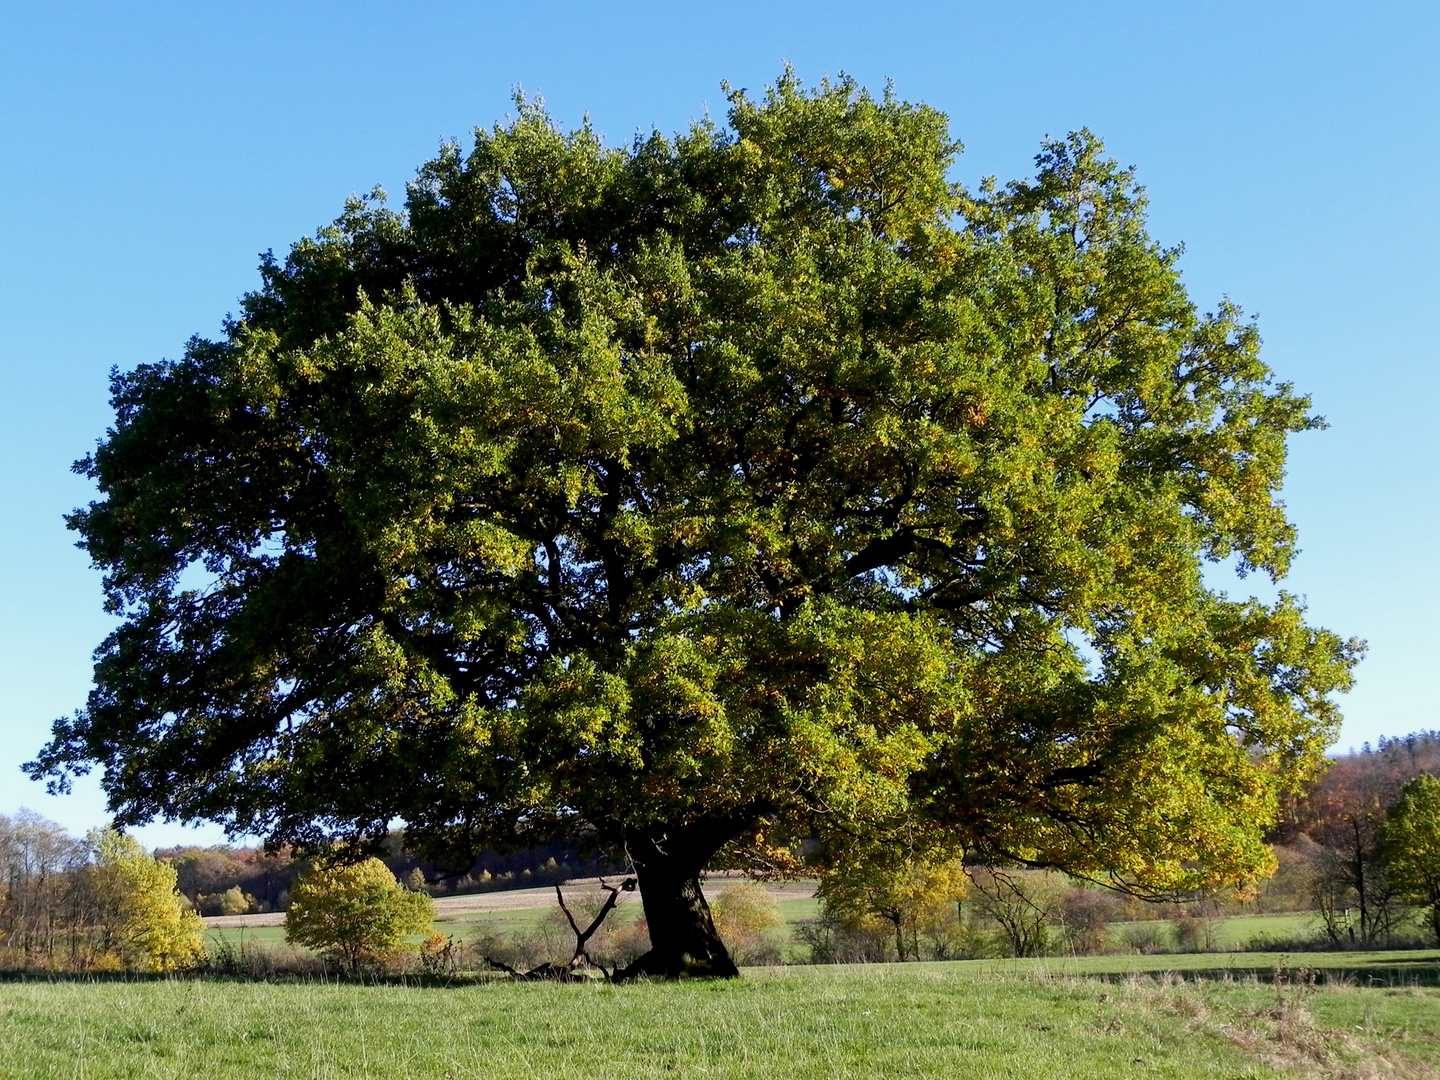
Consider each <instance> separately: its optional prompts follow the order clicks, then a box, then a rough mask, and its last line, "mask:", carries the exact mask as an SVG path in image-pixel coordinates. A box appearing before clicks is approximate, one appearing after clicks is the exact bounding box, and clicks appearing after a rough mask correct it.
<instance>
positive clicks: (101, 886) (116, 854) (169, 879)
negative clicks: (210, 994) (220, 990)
mask: <svg viewBox="0 0 1440 1080" xmlns="http://www.w3.org/2000/svg"><path fill="white" fill-rule="evenodd" d="M93 840H94V844H95V864H94V866H93V867H92V868H91V870H90V885H91V892H92V895H93V897H94V902H95V910H96V916H97V918H96V923H97V928H98V934H99V941H98V947H99V956H98V959H99V960H100V961H101V962H102V963H104V962H107V961H108V962H110V963H115V962H117V961H118V963H119V964H120V965H123V966H124V967H126V968H129V969H131V970H147V971H162V972H163V971H176V970H179V969H181V968H187V967H194V966H195V965H196V964H198V963H199V962H200V961H201V960H203V959H204V957H205V946H204V944H203V942H202V940H201V930H202V928H203V924H202V923H201V922H200V917H199V916H198V915H196V914H195V912H193V911H191V910H190V909H189V908H188V907H187V906H186V904H185V901H184V899H183V898H182V897H181V895H180V893H179V892H178V891H177V890H176V888H175V877H176V875H175V868H174V867H173V866H171V865H170V864H168V863H162V862H157V861H156V860H155V859H154V858H153V857H152V856H151V855H150V854H149V853H148V852H146V850H145V849H144V848H143V847H141V846H140V844H139V843H137V842H136V841H135V840H133V839H131V838H130V837H128V836H123V835H121V834H120V833H117V832H115V831H114V830H113V829H107V830H105V831H103V832H101V833H99V834H97V835H95V836H94V837H93Z"/></svg>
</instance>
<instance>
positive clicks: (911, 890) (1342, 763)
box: [0, 731, 1440, 970]
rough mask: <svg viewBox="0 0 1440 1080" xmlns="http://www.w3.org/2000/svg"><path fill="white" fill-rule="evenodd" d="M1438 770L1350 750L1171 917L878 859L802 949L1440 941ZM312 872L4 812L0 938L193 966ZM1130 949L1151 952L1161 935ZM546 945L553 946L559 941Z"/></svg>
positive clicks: (1030, 880)
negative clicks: (1264, 923)
mask: <svg viewBox="0 0 1440 1080" xmlns="http://www.w3.org/2000/svg"><path fill="white" fill-rule="evenodd" d="M1437 775H1440V733H1437V732H1429V731H1427V732H1419V733H1416V734H1412V735H1408V736H1405V737H1403V738H1396V739H1382V740H1381V741H1380V743H1379V745H1378V746H1375V747H1371V746H1369V745H1368V744H1367V745H1366V746H1365V747H1363V748H1362V749H1361V750H1360V751H1358V752H1352V753H1348V754H1345V755H1341V756H1339V757H1337V758H1336V759H1335V760H1334V762H1333V763H1332V765H1331V767H1330V769H1329V770H1328V771H1327V772H1326V773H1325V774H1324V776H1322V777H1321V778H1320V779H1318V780H1317V781H1316V782H1315V783H1313V784H1312V785H1310V786H1309V788H1308V789H1307V790H1306V792H1305V793H1304V795H1303V797H1301V798H1299V799H1297V800H1296V801H1295V802H1294V803H1293V805H1291V806H1290V807H1289V808H1288V810H1287V813H1286V816H1285V818H1284V820H1283V822H1282V823H1281V824H1280V825H1279V826H1278V827H1277V828H1276V829H1275V830H1274V832H1273V833H1272V836H1271V840H1272V842H1273V845H1274V850H1275V853H1276V857H1277V863H1278V869H1277V872H1276V873H1275V875H1274V876H1273V877H1271V878H1269V879H1267V880H1265V881H1263V882H1261V883H1260V885H1259V887H1258V888H1257V889H1256V890H1254V891H1253V893H1251V894H1249V895H1248V896H1235V895H1232V896H1198V895H1197V896H1192V897H1189V898H1186V902H1185V903H1183V904H1182V905H1179V906H1177V907H1175V908H1173V909H1162V910H1160V911H1157V910H1156V909H1155V907H1154V906H1153V905H1150V904H1146V903H1144V902H1141V901H1138V900H1135V899H1132V898H1127V897H1124V896H1121V895H1118V894H1115V893H1110V892H1106V891H1104V890H1097V889H1094V888H1084V887H1079V886H1078V885H1077V883H1075V882H1073V881H1070V880H1068V879H1064V878H1063V877H1062V876H1061V875H1036V874H1034V873H1024V872H1017V871H1009V872H1007V871H1005V870H992V869H985V870H977V868H974V867H970V868H966V867H964V866H962V865H961V864H960V863H959V862H958V861H952V862H946V863H940V864H926V863H923V862H916V863H914V864H913V865H911V864H906V865H903V866H899V867H889V868H884V867H880V866H878V865H877V866H876V867H875V868H873V869H872V870H868V871H867V870H865V869H863V868H857V870H856V871H855V872H854V873H852V874H849V875H847V876H845V877H843V878H837V879H834V880H832V881H831V882H829V883H828V884H827V887H826V889H825V890H824V892H823V893H822V901H823V903H822V911H823V917H822V918H821V919H820V920H819V921H818V922H816V923H814V924H811V925H809V926H806V927H803V928H802V930H801V938H802V943H803V944H805V945H807V946H808V947H809V952H810V955H811V958H812V959H815V960H820V961H825V960H832V961H833V960H885V959H898V960H905V959H922V958H937V959H944V958H947V957H955V956H960V955H972V954H975V953H976V952H977V950H978V951H984V950H985V949H987V948H989V949H998V950H999V951H1002V952H1007V953H1010V954H1013V955H1036V954H1039V953H1042V952H1045V951H1046V950H1047V949H1053V948H1056V947H1061V948H1064V949H1065V950H1066V951H1075V952H1096V951H1103V950H1104V948H1106V947H1107V946H1108V945H1109V944H1111V943H1113V938H1112V937H1111V935H1110V931H1109V927H1110V925H1111V924H1113V923H1116V922H1131V921H1141V920H1145V919H1147V918H1150V919H1153V918H1155V917H1156V916H1157V915H1160V914H1164V915H1167V916H1169V917H1170V919H1171V923H1172V927H1173V938H1174V942H1173V944H1176V945H1178V946H1180V947H1182V948H1203V947H1205V946H1206V945H1207V943H1208V936H1209V933H1210V931H1209V926H1210V920H1211V919H1213V917H1215V916H1216V915H1219V914H1223V913H1230V912H1251V913H1262V912H1282V911H1300V910H1307V911H1313V912H1314V913H1315V915H1316V919H1317V923H1318V926H1319V929H1320V931H1321V934H1322V937H1323V939H1324V940H1325V941H1326V942H1328V943H1329V944H1330V945H1332V946H1334V947H1344V948H1352V947H1361V948H1364V947H1376V946H1383V945H1389V944H1393V943H1394V942H1395V941H1396V940H1397V939H1398V938H1399V937H1400V936H1402V935H1403V932H1404V927H1405V923H1406V920H1407V919H1408V918H1409V917H1410V916H1411V914H1412V913H1413V911H1414V909H1415V905H1417V904H1418V905H1420V906H1421V907H1422V908H1423V909H1424V910H1425V911H1426V912H1427V919H1426V921H1427V923H1428V929H1429V931H1430V932H1431V933H1432V934H1433V935H1434V936H1435V937H1436V938H1437V940H1440V861H1437V858H1436V856H1437V854H1440V852H1437V851H1436V850H1432V849H1433V848H1436V847H1437V845H1440V824H1437V823H1440V780H1436V779H1434V777H1435V776H1437ZM1432 864H1433V865H1432ZM380 866H381V863H379V862H376V863H374V864H373V866H372V870H378V869H379V868H380ZM383 866H384V868H385V870H384V873H386V874H387V875H393V878H392V880H393V879H398V880H399V881H403V882H404V883H405V885H406V886H407V887H408V890H409V892H410V893H412V894H414V893H420V892H428V893H430V894H432V895H434V894H443V893H447V892H473V891H482V890H486V889H496V888H507V887H520V886H525V885H542V884H549V883H552V882H559V881H563V880H566V879H569V878H575V877H588V876H593V875H596V874H600V873H609V872H614V871H615V870H616V869H617V867H616V866H614V865H611V864H610V863H609V862H607V860H605V859H603V858H599V857H596V856H593V855H590V856H584V855H581V854H580V853H578V852H576V851H575V850H572V849H565V848H562V847H560V846H551V847H546V848H542V849H539V850H535V851H529V852H521V853H514V854H509V855H495V854H486V855H485V856H483V857H482V858H481V859H480V860H478V861H477V863H476V864H475V865H474V866H473V867H471V868H469V870H467V871H466V872H464V873H454V872H452V873H448V874H446V873H443V872H441V871H440V870H439V869H438V868H436V867H434V866H431V865H427V864H422V863H420V862H418V861H417V860H416V859H415V858H414V857H413V856H412V855H410V854H409V853H408V852H406V851H405V850H404V847H403V836H399V835H397V836H395V837H392V838H391V841H390V844H389V851H388V852H386V853H385V857H384V859H383ZM308 869H309V864H308V863H306V862H304V861H301V860H297V859H295V858H292V857H291V855H290V853H289V852H288V851H285V850H281V851H278V852H266V851H264V850H263V849H259V848H249V847H208V848H202V847H180V848H170V849H162V850H160V851H157V852H156V853H155V855H154V856H151V855H149V854H147V853H146V852H145V851H143V850H142V849H141V848H140V847H139V845H138V844H136V843H135V841H133V840H131V839H129V838H126V837H123V836H120V835H118V834H116V833H114V832H112V831H108V830H96V831H93V832H92V833H90V834H89V835H87V836H86V837H84V838H79V839H77V838H75V837H72V836H70V835H69V834H67V833H66V832H65V830H64V829H63V828H61V827H60V826H58V825H56V824H55V823H53V822H50V821H47V820H46V819H44V818H43V817H41V816H39V815H37V814H34V813H32V812H29V811H21V812H20V813H19V814H18V815H16V816H14V817H4V816H0V870H3V874H4V878H3V882H0V890H3V891H0V948H3V950H4V951H5V953H6V954H7V957H8V961H9V963H10V964H11V965H12V966H31V967H33V966H45V967H72V968H81V969H92V970H93V969H100V970H105V969H119V968H132V969H133V968H143V969H149V970H167V969H170V968H174V967H184V966H188V965H189V964H190V963H193V962H194V961H195V960H196V959H198V957H199V956H200V954H201V945H200V938H199V928H200V923H199V919H198V917H197V915H196V912H199V913H201V914H206V915H215V914H243V913H246V912H257V911H268V910H285V909H287V908H289V907H290V905H291V900H292V895H293V893H294V890H295V888H296V883H297V880H298V879H300V877H301V875H302V874H304V873H305V872H306V871H307V870H308ZM372 876H373V874H372ZM731 893H733V895H730V894H731ZM721 896H722V897H728V899H724V900H721V901H720V902H719V903H718V904H717V910H718V912H719V913H720V915H721V921H722V923H723V924H724V926H723V930H724V931H725V932H727V937H733V938H734V939H735V943H736V945H737V946H738V947H739V948H740V949H741V950H743V951H744V952H746V953H747V954H748V955H749V958H750V959H752V960H757V961H759V960H765V959H771V958H775V957H777V956H778V955H779V952H780V948H779V944H778V938H777V936H776V934H777V930H778V925H779V924H778V917H777V916H776V915H775V914H774V913H773V912H769V911H767V910H766V909H765V905H764V903H763V902H762V900H761V898H760V896H759V894H758V893H746V892H744V891H743V890H736V889H735V888H734V887H733V886H732V887H731V888H730V889H728V890H726V891H725V892H724V893H721ZM728 908H733V909H735V910H734V911H733V912H728V913H727V909H728ZM977 927H979V928H983V930H977ZM561 936H563V934H562V935H561ZM1142 936H1143V935H1142ZM1152 936H1154V935H1153V934H1152ZM542 937H543V935H542ZM982 938H983V941H982V940H981V939H982ZM987 943H988V944H987ZM1130 944H1132V945H1133V946H1134V947H1136V948H1140V949H1144V948H1147V947H1156V946H1158V945H1159V940H1158V939H1157V940H1156V941H1150V940H1149V939H1146V940H1140V939H1139V938H1137V940H1136V941H1134V942H1131V943H1130ZM492 946H494V947H499V946H497V945H495V943H492ZM536 947H537V948H539V949H540V950H541V951H543V949H544V948H545V947H546V942H544V941H540V942H538V943H537V946H536ZM349 959H350V961H351V962H352V963H353V961H354V959H355V958H354V957H350V958H349Z"/></svg>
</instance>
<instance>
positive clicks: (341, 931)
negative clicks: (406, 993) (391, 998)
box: [285, 858, 435, 971]
mask: <svg viewBox="0 0 1440 1080" xmlns="http://www.w3.org/2000/svg"><path fill="white" fill-rule="evenodd" d="M434 918H435V902H434V901H433V900H431V899H430V897H429V896H428V895H426V894H425V893H418V892H411V891H409V890H407V889H405V888H404V887H403V886H401V884H400V882H398V881H396V880H395V875H394V874H392V873H391V872H390V869H389V867H387V866H386V865H385V864H384V863H382V862H381V861H380V860H379V859H375V858H370V859H364V860H362V861H360V862H358V863H350V864H347V865H337V866H325V867H317V868H315V869H312V870H311V871H310V872H308V873H307V874H305V875H304V876H303V877H301V878H300V880H299V881H297V882H296V883H295V891H294V893H293V895H292V896H291V899H290V910H289V911H287V912H286V913H285V937H286V939H287V940H288V941H292V942H294V943H295V944H297V945H303V946H304V947H305V948H307V949H314V950H315V951H316V952H319V953H323V954H326V955H329V956H332V957H334V958H336V959H337V960H339V961H340V962H341V963H342V964H344V966H345V967H346V968H347V969H349V970H351V971H353V970H355V969H356V968H357V967H359V966H360V965H361V964H364V963H379V962H382V961H384V960H386V959H388V958H389V957H390V956H391V955H392V954H394V953H395V952H397V951H398V950H399V949H400V947H401V946H402V945H404V944H405V941H406V939H407V938H408V937H409V936H411V935H412V934H419V933H422V932H423V931H425V930H428V929H429V928H430V923H431V921H432V920H433V919H434Z"/></svg>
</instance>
